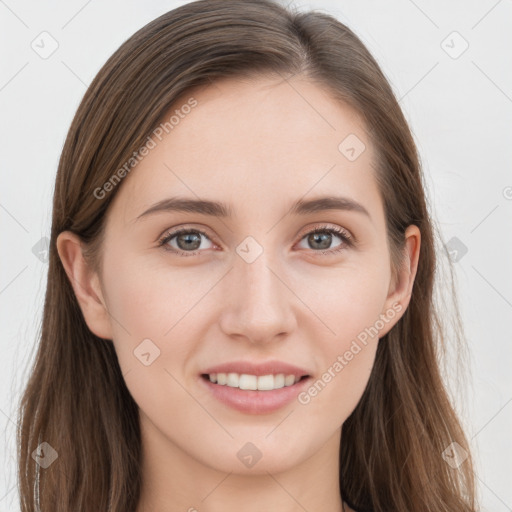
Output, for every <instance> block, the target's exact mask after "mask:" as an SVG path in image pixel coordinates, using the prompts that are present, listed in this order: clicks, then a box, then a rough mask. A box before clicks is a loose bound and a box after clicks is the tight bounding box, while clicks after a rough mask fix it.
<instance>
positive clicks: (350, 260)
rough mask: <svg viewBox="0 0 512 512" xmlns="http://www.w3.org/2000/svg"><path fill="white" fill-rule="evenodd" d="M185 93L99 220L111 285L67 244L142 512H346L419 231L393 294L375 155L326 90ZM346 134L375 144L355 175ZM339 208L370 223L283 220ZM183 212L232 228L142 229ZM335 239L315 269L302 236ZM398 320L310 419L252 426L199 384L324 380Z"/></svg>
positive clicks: (319, 401) (265, 419)
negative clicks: (136, 427)
mask: <svg viewBox="0 0 512 512" xmlns="http://www.w3.org/2000/svg"><path fill="white" fill-rule="evenodd" d="M292 86H293V87H292ZM193 93H194V94H193V96H194V98H195V99H196V100H197V101H198V105H197V106H196V107H195V108H194V109H193V110H192V111H191V113H190V114H188V115H187V116H186V117H185V118H184V119H181V120H180V122H179V125H177V126H175V128H174V129H173V131H171V132H170V133H169V134H168V135H165V137H164V138H163V140H162V141H161V142H158V145H157V147H156V148H154V149H152V150H151V152H150V153H149V155H147V156H146V157H145V158H144V159H143V160H142V161H141V162H140V163H139V164H137V166H136V167H135V168H134V169H133V170H132V171H131V173H130V174H129V175H128V176H127V177H126V178H124V180H123V182H122V184H121V185H120V187H121V188H120V190H118V191H117V194H116V196H115V198H114V201H113V203H112V205H111V208H110V209H109V210H108V213H107V228H106V244H105V246H104V252H103V265H104V269H103V273H102V275H98V274H97V273H96V272H94V271H93V270H92V269H91V268H90V267H89V266H88V265H87V264H86V262H85V261H84V258H83V256H82V253H81V250H80V247H81V246H80V240H79V239H78V238H77V237H76V236H75V235H74V234H72V233H70V232H63V233H61V234H60V235H59V237H58V241H57V247H58V251H59V255H60V257H61V259H62V263H63V265H64V267H65V269H66V272H67V274H68V276H69V278H70V281H71V283H72V285H73V287H74V290H75V293H76V296H77V298H78V301H79V304H80V307H81V309H82V312H83V314H84V317H85V319H86V322H87V325H88V326H89V328H90V329H91V331H92V332H94V333H95V334H96V335H98V336H100V337H102V338H105V339H111V340H113V343H114V346H115V349H116V352H117V355H118V358H119V364H120V366H121V369H122V371H123V374H124V377H125V380H126V384H127V386H128V389H129V390H130V392H131V394H132V396H133V398H134V400H135V401H136V402H137V404H138V406H139V408H140V416H141V430H142V443H143V454H144V455H143V464H142V475H143V491H142V497H141V500H140V503H139V507H138V509H137V512H143V511H152V512H164V511H165V512H169V511H171V512H174V511H187V510H188V511H190V512H192V511H193V510H201V511H208V512H217V511H220V510H222V511H223V512H226V511H239V510H246V511H249V512H256V511H259V510H268V511H276V512H277V511H279V512H292V511H293V512H295V511H299V510H300V511H303V510H304V509H306V510H324V511H327V512H339V511H341V510H342V505H341V499H340V494H339V483H338V482H339V475H338V454H339V446H340V441H341V442H343V440H340V435H341V427H342V425H343V422H344V421H345V419H346V418H347V417H348V416H349V415H350V414H351V412H352V411H353V410H354V408H355V407H356V405H357V403H358V402H359V400H360V398H361V396H362V393H363V391H364V389H365V386H366V384H367V382H368V379H369V376H370V372H371V369H372V366H373V362H374V357H375V352H376V349H377V344H378V342H379V338H380V337H382V336H384V335H385V334H386V333H387V332H388V331H389V330H390V329H391V328H392V327H393V325H395V324H396V322H397V321H398V320H399V318H400V317H401V316H402V315H403V313H404V312H405V309H406V308H407V305H408V303H409V300H410V296H411V289H412V285H413V282H414V278H415V275H416V268H417V262H418V256H419V250H420V232H419V230H418V228H417V227H416V226H409V228H408V229H407V231H406V246H405V247H406V251H405V252H404V257H405V259H406V265H404V268H403V270H402V271H401V273H400V274H399V275H398V278H397V279H396V281H393V280H392V274H391V262H390V255H389V247H388V245H387V238H386V228H385V217H384V210H383V203H382V200H381V198H380V195H379V192H378V189H377V185H376V182H375V179H374V174H373V173H374V170H373V167H372V166H373V165H374V159H375V154H374V150H373V147H372V144H371V142H370V140H369V139H368V137H367V135H366V132H365V129H364V125H363V124H362V122H361V120H360V118H359V116H358V115H357V113H356V112H355V111H354V110H352V109H351V108H350V107H348V106H347V105H344V104H340V103H339V102H338V101H335V100H334V99H332V98H331V97H330V96H329V95H328V93H327V92H325V90H323V89H321V88H320V87H319V86H318V85H314V84H312V83H311V82H308V81H307V79H305V78H304V77H299V76H295V77H294V78H292V79H291V80H290V81H289V82H286V81H284V80H282V79H281V78H275V77H274V78H272V77H259V78H256V79H253V80H248V79H245V80H233V79H229V80H227V79H226V80H222V81H220V82H217V83H216V84H215V85H212V86H210V87H208V88H201V89H197V90H194V91H193ZM190 96H191V94H189V93H187V95H186V96H184V98H185V99H184V100H183V103H185V101H186V100H187V99H188V98H189V97H190ZM176 105H177V106H178V107H179V105H180V103H177V104H176ZM176 105H175V106H173V109H174V108H177V107H176ZM349 134H356V135H357V136H358V137H359V139H360V140H362V141H363V142H364V144H365V145H366V149H365V150H364V151H363V152H362V153H361V154H360V155H359V157H358V158H357V159H356V160H355V161H349V160H348V159H347V158H346V156H345V155H344V154H342V153H341V152H340V150H339V149H338V146H339V144H340V142H341V141H342V140H343V139H344V138H345V137H347V135H349ZM329 170H330V171H329ZM333 194H334V195H342V196H346V197H349V198H351V199H353V200H355V201H357V202H359V203H360V204H362V205H363V206H364V207H365V208H366V209H367V210H368V212H369V214H370V217H367V216H365V215H363V214H361V213H359V212H355V211H341V210H327V211H319V212H315V213H312V214H308V215H306V216H298V215H291V214H287V213H288V211H289V210H290V207H291V205H292V203H293V202H294V201H296V200H298V199H300V198H303V199H306V200H307V199H312V198H316V197H320V196H324V195H333ZM177 195H179V196H182V197H187V198H192V199H197V198H201V199H210V200H217V201H222V202H225V203H228V204H229V205H230V207H231V208H232V210H233V211H234V213H235V216H234V217H233V218H232V219H221V218H216V217H211V216H206V215H200V214H196V213H184V212H159V213H156V214H154V215H148V216H145V217H142V218H141V219H139V220H138V221H136V219H137V217H138V216H139V215H140V214H141V213H142V212H143V211H145V210H146V209H148V208H149V207H150V206H151V205H153V204H154V203H156V202H158V201H160V200H162V199H165V198H168V197H171V196H177ZM325 225H327V226H328V227H336V226H338V227H340V228H344V229H345V230H347V231H348V232H349V233H350V234H351V235H353V236H354V237H356V238H357V245H356V246H353V247H350V246H345V248H344V249H343V250H342V251H340V252H337V253H332V254H329V253H327V252H326V251H328V250H329V249H331V250H332V249H336V248H337V247H338V246H339V245H340V244H343V243H344V241H343V240H342V239H340V238H338V235H332V240H331V244H330V245H328V248H327V249H326V251H323V252H322V250H321V249H319V248H318V243H317V244H316V245H315V241H314V240H312V241H311V240H309V242H308V237H307V234H308V232H310V231H311V230H312V229H314V228H315V227H318V226H322V227H323V226H325ZM178 227H186V228H190V229H191V230H193V229H194V228H200V229H202V230H204V231H206V232H207V234H208V237H204V236H202V235H198V236H199V237H200V240H201V246H200V248H199V249H196V250H194V249H187V246H186V245H183V244H182V245H181V247H180V246H178V240H177V238H174V239H173V240H172V241H169V242H167V246H168V247H170V248H171V249H172V248H174V249H181V251H183V252H186V251H187V250H188V251H189V252H192V253H195V254H194V255H192V256H190V255H189V256H179V255H177V254H174V253H172V252H169V251H166V250H165V248H164V247H163V246H162V247H159V246H158V239H159V238H160V237H162V236H163V235H165V234H166V233H167V232H169V231H171V228H172V229H175V228H178ZM247 236H251V237H253V238H254V239H255V240H256V241H257V243H258V244H259V245H260V246H261V247H262V248H263V252H262V254H261V255H260V256H259V257H258V258H257V259H256V260H255V261H253V262H252V263H248V262H247V261H245V260H244V259H243V258H242V257H240V256H239V255H238V253H237V252H236V248H237V247H238V246H239V245H240V244H241V242H243V241H244V239H245V238H246V237H247ZM228 271H229V272H228ZM393 304H395V306H396V304H399V305H400V307H401V311H400V312H399V313H395V315H394V318H392V319H390V320H388V322H387V323H385V326H384V327H383V328H382V329H380V330H379V334H378V336H374V337H373V338H371V339H370V340H369V342H368V343H367V345H366V346H364V347H363V349H362V350H361V351H360V352H359V353H358V354H357V355H356V356H354V358H353V359H352V360H351V361H350V362H349V363H348V364H347V365H346V366H344V368H343V370H342V371H340V372H338V373H336V376H335V377H334V378H332V379H331V381H330V382H329V383H328V384H327V385H326V386H325V388H324V389H323V390H322V391H321V392H319V393H318V394H317V395H316V396H315V397H313V398H311V401H310V402H309V403H308V404H305V405H303V404H301V403H299V402H298V401H296V400H294V401H293V402H292V403H290V404H289V405H287V406H285V407H283V408H282V409H280V410H278V411H276V412H274V413H270V414H263V415H254V414H245V413H242V412H238V411H236V410H234V409H231V408H229V407H228V406H226V405H224V404H222V403H220V402H219V401H217V399H216V398H214V397H213V396H211V394H210V393H209V392H208V390H206V389H205V388H204V386H201V385H200V382H199V380H198V379H199V374H200V373H201V370H204V369H205V368H206V367H207V366H210V365H213V364H219V363H222V362H225V361H232V360H236V359H250V360H258V361H261V360H268V359H278V360H282V361H287V362H289V363H292V364H295V365H298V366H300V367H303V368H306V369H307V370H308V371H309V373H310V374H311V375H312V376H313V377H314V378H315V380H316V379H318V378H320V377H321V376H322V374H323V373H324V372H326V371H327V369H328V368H329V367H332V365H333V363H334V362H335V361H336V360H337V357H338V356H339V355H343V354H344V353H345V352H346V351H347V350H348V349H349V348H350V346H351V343H352V342H353V341H354V340H355V339H356V337H357V336H358V334H360V333H361V332H362V331H364V329H365V328H369V327H370V326H373V325H375V323H376V320H378V319H379V315H381V314H382V315H386V318H389V316H390V313H389V311H390V310H391V309H393ZM146 338H149V339H151V340H152V342H153V343H154V344H155V345H157V346H158V348H159V349H160V356H159V357H158V358H156V359H155V360H154V361H153V362H152V363H151V365H149V366H145V365H144V364H142V363H141V362H140V361H139V360H138V359H137V358H136V357H135V356H134V353H133V352H134V350H135V349H136V348H137V346H138V345H139V344H140V343H141V341H142V340H144V339H146ZM247 442H251V443H253V444H254V445H256V446H257V448H258V450H259V451H260V452H261V455H262V456H261V459H260V460H259V461H258V462H257V464H255V465H254V466H253V467H251V468H248V467H245V466H244V464H242V463H241V462H240V460H239V459H238V457H237V452H238V451H239V450H240V449H241V448H242V447H243V446H244V445H245V444H246V443H247ZM345 510H347V511H350V509H349V508H348V507H347V506H345Z"/></svg>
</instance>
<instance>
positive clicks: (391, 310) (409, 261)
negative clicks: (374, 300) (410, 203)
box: [379, 225, 421, 338]
mask: <svg viewBox="0 0 512 512" xmlns="http://www.w3.org/2000/svg"><path fill="white" fill-rule="evenodd" d="M420 246H421V232H420V230H419V228H418V226H415V225H410V226H408V228H407V229H406V230H405V247H404V254H403V264H402V266H401V268H400V269H399V270H398V275H397V276H396V278H395V279H394V280H391V283H390V286H389V291H388V296H387V298H386V302H385V303H384V309H383V310H382V314H381V317H382V316H384V317H386V318H387V319H388V321H387V322H385V326H384V328H383V329H382V330H381V331H379V338H382V337H383V336H385V335H386V334H387V333H388V332H389V331H390V330H391V328H392V327H393V326H394V325H395V324H396V323H397V322H398V320H400V318H401V317H402V315H403V314H404V313H405V311H406V309H407V307H408V306H409V302H410V300H411V294H412V287H413V285H414V279H415V278H416V271H417V270H418V260H419V256H420ZM393 281H394V282H393Z"/></svg>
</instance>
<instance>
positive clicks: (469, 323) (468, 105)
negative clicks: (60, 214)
mask: <svg viewBox="0 0 512 512" xmlns="http://www.w3.org/2000/svg"><path fill="white" fill-rule="evenodd" d="M183 3H187V2H176V1H163V0H158V1H153V2H145V3H143V2H142V0H139V1H137V2H134V1H133V0H132V1H120V0H108V1H105V0H103V1H101V2H100V1H99V0H89V1H87V0H85V1H82V0H80V1H77V0H73V1H66V2H51V1H39V2H36V1H16V0H5V1H4V0H0V37H1V40H0V43H1V44H0V55H1V60H0V62H1V66H0V112H1V116H0V141H1V154H0V155H1V164H0V172H1V173H2V184H1V187H0V221H1V223H0V230H1V242H2V243H1V246H0V247H1V262H2V264H1V267H0V269H1V270H0V272H1V273H0V304H1V309H0V315H1V324H0V325H1V326H2V332H1V337H0V349H1V359H0V386H1V387H0V389H1V390H2V392H1V396H0V432H1V434H2V436H1V439H0V454H1V462H0V512H6V511H17V510H18V505H17V492H16V474H15V453H16V452H15V438H14V432H15V431H14V428H15V421H16V406H17V400H18V398H19V395H20V391H21V388H22V385H23V383H24V382H25V379H26V378H27V372H26V367H27V364H28V363H29V361H30V358H31V357H32V356H33V349H34V344H35V341H36V333H37V330H38V329H39V326H40V321H41V314H42V306H43V299H44V291H45V286H46V271H47V265H46V264H45V263H44V262H43V261H41V260H40V259H38V258H37V257H36V255H35V254H34V253H33V247H34V246H35V245H36V244H37V243H38V242H39V241H40V240H41V238H43V237H45V236H46V237H49V236H50V219H51V204H52V191H53V185H54V179H55V173H56V169H57V164H58V158H59V155H60V151H61V149H62V145H63V143H64V138H65V135H66V133H67V130H68V128H69V125H70V122H71V120H72V117H73V115H74V113H75V110H76V108H77V107H78V103H79V101H80V99H81V98H82V96H83V94H84V93H85V90H86V87H87V85H88V84H89V83H90V82H91V80H92V79H93V77H94V76H95V74H96V73H97V72H98V71H99V69H100V67H101V66H102V65H103V63H104V62H105V61H106V59H107V58H108V57H109V56H110V55H111V54H112V53H113V52H114V51H115V50H116V49H117V48H118V46H119V45H120V44H121V43H122V42H123V41H125V40H126V39H127V38H128V37H129V36H130V35H132V34H133V33H134V32H135V31H136V30H137V29H139V28H141V27H142V26H143V25H145V24H146V23H147V22H149V21H151V20H152V19H154V18H155V17H157V16H159V15H160V14H163V13H164V12H166V11H168V10H171V9H173V8H175V7H177V6H178V5H181V4H183ZM295 5H297V6H299V7H300V8H301V9H302V8H315V9H318V10H322V11H324V12H326V13H328V14H332V15H334V16H336V17H337V18H338V19H339V20H340V21H342V22H343V23H345V24H347V25H348V26H349V27H350V28H352V29H353V30H354V31H355V32H356V33H357V34H358V35H359V36H360V37H361V38H362V40H363V41H364V43H365V44H366V45H367V46H368V48H369V49H370V51H371V52H372V53H373V55H374V56H375V57H376V59H377V61H378V62H379V64H380V65H381V67H382V69H383V71H384V73H385V74H386V76H387V77H388V79H389V80H390V81H391V83H392V86H393V88H394V90H395V92H396V94H397V97H398V98H400V104H401V106H402V108H403V109H404V112H405V115H406V117H407V119H408V121H409V122H410V125H411V128H412V131H413V133H414V137H415V140H416V142H417V144H418V148H419V151H420V155H421V159H422V162H423V166H424V171H425V174H426V180H427V184H428V187H429V191H428V193H429V196H430V198H431V201H432V204H433V205H434V206H435V217H436V221H437V222H438V224H439V227H440V229H441V231H442V235H443V239H444V240H445V241H448V240H451V239H452V238H453V237H456V238H457V239H458V240H460V242H461V243H462V244H464V245H465V246H466V247H467V253H466V254H464V255H463V257H462V258H460V259H459V261H457V262H456V263H455V267H456V271H457V276H458V282H459V287H460V292H459V293H460V297H461V312H462V315H463V320H464V324H465V328H466V332H467V335H468V340H467V341H468V344H469V348H470V353H471V366H472V368H471V371H472V377H471V379H470V380H469V382H468V384H467V386H466V387H465V395H466V397H465V398H464V397H461V398H460V401H459V402H458V403H457V404H458V405H457V406H458V408H459V410H460V414H461V415H462V416H463V420H464V422H465V425H466V428H467V433H468V437H469V438H471V442H472V446H473V447H474V452H475V459H476V463H477V472H476V473H477V483H478V486H479V490H480V492H481V496H482V510H486V511H492V512H504V511H510V510H512V486H511V485H510V484H511V481H510V475H512V437H511V435H510V433H511V432H512V429H511V426H512V403H511V401H512V385H511V381H512V372H511V371H510V365H511V363H512V343H511V342H512V336H511V333H510V326H511V322H510V320H511V318H512V279H511V277H512V270H511V268H512V265H511V262H512V236H511V235H512V172H511V163H512V154H511V145H512V144H511V143H512V138H511V135H512V123H511V121H512V116H511V114H512V66H511V64H512V63H511V53H510V49H511V48H512V1H511V0H500V1H496V0H485V1H483V0H482V1H480V2H476V1H474V0H473V1H451V2H442V1H440V0H436V1H431V2H427V1H426V0H415V1H414V2H413V1H412V0H392V1H388V2H376V1H373V0H363V1H361V0H359V1H357V0H343V1H335V0H330V1H329V0H317V1H310V2H301V1H300V0H297V1H296V2H295ZM43 31H47V32H48V33H49V34H51V36H52V37H53V38H54V39H55V40H56V41H57V42H58V48H57V50H56V51H55V52H54V53H53V54H52V55H51V56H49V57H48V58H47V59H43V58H41V57H40V56H39V55H38V54H37V53H36V52H35V51H34V50H33V49H32V47H31V44H32V42H33V41H34V40H35V41H36V43H37V41H39V40H40V39H38V37H39V35H40V34H41V32H43ZM453 31H456V32H458V33H459V34H460V36H461V37H459V36H458V35H453V34H452V33H453ZM447 38H448V39H447ZM462 38H463V39H462ZM443 41H444V43H443ZM464 41H466V42H467V44H469V47H468V48H467V50H466V51H465V52H464V53H462V54H461V55H458V53H460V51H461V50H462V49H463V48H464V45H465V43H464ZM47 48H48V46H47ZM507 48H508V50H507ZM449 53H451V55H450V54H449ZM454 56H456V57H457V58H453V57H454ZM4 460H6V461H7V463H6V464H4V463H3V461H4Z"/></svg>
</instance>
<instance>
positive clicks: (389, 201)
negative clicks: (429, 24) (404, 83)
mask: <svg viewBox="0 0 512 512" xmlns="http://www.w3.org/2000/svg"><path fill="white" fill-rule="evenodd" d="M422 180H423V178H422V174H421V168H420V163H419V159H418V155H417V151H416V148H415V144H414V141H413V139H412V136H411V133H410V130H409V128H408V126H407V123H406V121H405V119H404V116H403V114H402V112H401V110H400V107H399V105H398V103H397V101H396V99H395V97H394V95H393V93H392V90H391V88H390V86H389V84H388V82H387V80H386V79H385V77H384V75H383V73H382V72H381V70H380V69H379V66H378V65H377V63H376V62H375V60H374V59H373V58H372V56H371V55H370V54H369V52H368V50H367V49H366V48H365V47H364V45H363V44H362V43H361V41H360V40H359V39H358V38H357V37H356V36H355V35H354V33H353V32H352V31H350V29H348V28H347V27H346V26H344V25H343V24H341V23H340V22H338V21H337V20H335V19H334V18H332V17H330V16H328V15H325V14H320V13H315V12H309V13H299V12H293V11H291V10H287V9H285V8H283V7H281V6H279V5H278V4H276V3H272V2H271V1H267V0H254V1H232V0H229V1H211V0H208V1H207V0H201V1H198V2H192V3H189V4H187V5H184V6H182V7H179V8H177V9H175V10H173V11H170V12H168V13H166V14H164V15H163V16H161V17H159V18H158V19H156V20H154V21H153V22H151V23H149V24H148V25H146V26H145V27H143V28H142V29H141V30H139V31H138V32H137V33H136V34H134V35H133V36H132V37H131V38H130V39H129V40H127V41H126V42H125V43H124V44H123V45H122V46H121V47H120V48H119V49H118V50H117V51H116V52H115V54H114V55H113V56H112V57H111V58H110V59H109V60H108V61H107V63H106V64H105V66H104V67H103V68H102V69H101V70H100V72H99V73H98V75H97V76H96V78H95V79H94V81H93V83H92V84H91V86H90V87H89V89H88V91H87V92H86V94H85V96H84V99H83V101H82V103H81V104H80V106H79V108H78V111H77V113H76V116H75V118H74V120H73V123H72V125H71V128H70V130H69V133H68V136H67V139H66V143H65V146H64V148H63V152H62V156H61V159H60V163H59V169H58V173H57V180H56V187H55V195H54V205H53V221H52V233H51V249H50V262H49V265H50V266H49V275H48V287H47V295H46V301H45V307H44V315H43V329H42V336H41V341H40V345H39V351H38V356H37V359H36V362H35V366H34V368H33V370H32V374H31V378H30V381H29V383H28V385H27V388H26V390H25V393H24V396H23V398H22V402H21V406H20V425H21V427H20V431H19V446H20V452H19V479H20V490H21V505H22V510H23V512H28V511H35V510H36V509H38V510H42V511H46V510H52V511H56V512H64V511H66V512H67V511H69V510H74V511H86V510H87V511H88V510H95V511H99V510H109V511H115V512H126V511H133V512H144V511H155V512H160V511H166V512H167V511H172V512H174V511H179V510H180V511H181V510H189V511H193V510H202V511H216V510H220V509H221V508H222V510H224V511H225V510H239V509H241V508H243V509H244V510H249V511H259V510H266V511H280V512H281V511H295V510H310V511H313V510H320V509H321V510H324V511H328V512H335V511H336V512H338V511H343V510H345V511H347V512H349V511H361V512H362V511H375V512H384V511H386V512H390V511H396V512H406V511H407V512H410V511H415V512H420V511H425V512H426V511H429V512H432V511H450V512H452V511H459V510H460V511H473V510H475V507H476V503H475V497H474V482H473V472H472V466H471V457H470V453H469V448H468V444H467V441H466V438H465V436H464V433H463V431H462V429H461V426H460V423H459V420H458V419H457V417H456V414H455V413H454V410H453V408H452V406H451V404H450V401H449V399H448V394H447V392H446V389H445V387H444V384H443V381H442V378H441V373H440V370H439V367H438V360H437V356H438V349H439V348H440V347H441V346H442V342H443V331H442V329H441V328H440V323H439V319H438V316H437V313H436V310H435V308H434V303H433V285H434V270H435V268H436V252H435V239H434V234H433V226H432V222H431V220H430V217H429V213H428V209H427V205H426V201H425V193H424V187H423V181H422ZM38 507H39V508H38Z"/></svg>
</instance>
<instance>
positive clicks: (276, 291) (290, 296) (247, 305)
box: [220, 252, 299, 344]
mask: <svg viewBox="0 0 512 512" xmlns="http://www.w3.org/2000/svg"><path fill="white" fill-rule="evenodd" d="M226 277H227V284H226V288H225V291H226V293H227V294H229V299H228V300H226V301H225V307H224V308H223V309H222V310H221V314H220V328H221V330H222V331H223V332H224V333H225V334H226V335H227V336H230V337H231V338H240V339H246V340H248V341H250V342H252V343H258V344H261V343H269V342H272V341H276V340H278V339H281V338H282V337H285V336H286V335H289V334H290V333H291V332H293V330H294V329H295V327H296V323H297V322H296V316H295V314H294V304H296V303H297V302H299V301H298V300H297V299H296V297H295V295H294V293H293V291H292V290H291V289H290V288H289V287H288V285H287V282H286V276H285V275H284V272H283V271H282V270H280V267H279V266H278V265H276V264H275V260H274V261H273V262H271V261H269V259H268V258H267V257H266V253H265V252H263V254H261V255H260V256H259V257H258V258H257V259H256V260H255V261H253V262H252V263H248V262H246V261H244V260H243V259H242V258H237V261H236V262H235V264H234V268H233V269H232V270H231V272H229V274H228V276H226Z"/></svg>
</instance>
